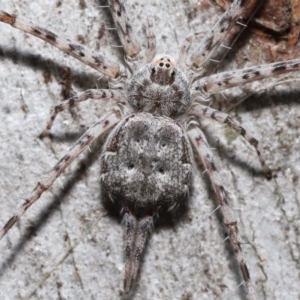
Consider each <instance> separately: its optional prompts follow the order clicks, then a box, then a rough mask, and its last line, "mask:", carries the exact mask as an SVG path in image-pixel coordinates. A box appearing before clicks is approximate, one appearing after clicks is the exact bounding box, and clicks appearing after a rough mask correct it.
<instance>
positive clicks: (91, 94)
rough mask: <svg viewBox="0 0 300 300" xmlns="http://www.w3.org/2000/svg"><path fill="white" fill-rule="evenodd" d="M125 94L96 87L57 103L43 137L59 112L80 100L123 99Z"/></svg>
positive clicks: (42, 134) (42, 135)
mask: <svg viewBox="0 0 300 300" xmlns="http://www.w3.org/2000/svg"><path fill="white" fill-rule="evenodd" d="M123 96H124V95H123V94H122V93H121V92H120V91H117V90H96V89H91V90H86V91H85V92H83V93H81V94H78V95H75V96H74V97H72V98H70V99H68V100H66V101H64V102H62V103H61V104H59V105H56V106H55V107H54V109H53V112H52V114H51V117H50V120H49V122H48V123H47V126H46V129H45V130H44V131H43V132H42V133H41V137H44V136H46V135H48V133H49V131H50V129H51V127H52V125H53V123H54V120H55V118H56V116H57V115H58V113H59V112H61V111H63V110H65V109H68V108H70V107H73V106H75V105H78V103H79V102H82V101H86V100H88V99H93V100H99V99H101V100H102V99H103V100H109V99H112V100H116V101H118V100H121V99H122V97H123Z"/></svg>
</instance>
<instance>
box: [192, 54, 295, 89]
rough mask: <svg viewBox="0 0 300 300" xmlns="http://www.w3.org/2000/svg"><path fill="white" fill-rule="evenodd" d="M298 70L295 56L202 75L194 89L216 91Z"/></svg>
mask: <svg viewBox="0 0 300 300" xmlns="http://www.w3.org/2000/svg"><path fill="white" fill-rule="evenodd" d="M299 70H300V58H296V59H291V60H288V61H282V62H276V63H272V64H267V65H262V66H255V67H251V68H247V69H241V70H236V71H229V72H222V73H219V74H214V75H211V76H208V77H204V78H202V79H200V80H199V81H198V82H196V85H197V86H196V89H197V90H202V91H203V92H204V93H216V92H220V91H222V90H225V89H229V88H231V87H235V86H239V85H241V84H245V83H248V82H252V81H256V80H261V79H264V78H268V77H272V76H275V75H279V74H284V73H289V72H295V71H299Z"/></svg>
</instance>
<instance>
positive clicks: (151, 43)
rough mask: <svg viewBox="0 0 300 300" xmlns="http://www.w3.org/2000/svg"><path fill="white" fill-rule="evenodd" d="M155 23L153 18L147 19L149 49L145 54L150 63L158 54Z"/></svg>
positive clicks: (147, 61)
mask: <svg viewBox="0 0 300 300" xmlns="http://www.w3.org/2000/svg"><path fill="white" fill-rule="evenodd" d="M153 27H154V23H153V19H152V18H148V19H147V29H146V39H147V49H146V54H145V59H146V61H145V63H147V64H148V63H150V62H151V61H152V60H153V58H154V56H155V54H156V39H155V32H154V30H153Z"/></svg>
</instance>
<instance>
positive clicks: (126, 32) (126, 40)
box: [109, 0, 142, 59]
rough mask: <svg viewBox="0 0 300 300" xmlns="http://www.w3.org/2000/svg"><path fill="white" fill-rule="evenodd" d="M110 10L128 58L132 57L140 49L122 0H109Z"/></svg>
mask: <svg viewBox="0 0 300 300" xmlns="http://www.w3.org/2000/svg"><path fill="white" fill-rule="evenodd" d="M109 6H110V11H111V13H112V16H113V19H114V22H115V25H116V27H117V31H118V35H119V38H120V40H121V42H122V45H123V47H124V51H125V53H126V55H127V57H128V58H129V59H134V58H135V57H136V56H137V55H138V54H139V53H140V52H141V51H142V48H141V45H140V43H139V42H138V38H137V35H136V33H135V31H134V29H133V27H132V25H131V24H130V20H129V18H128V16H127V13H126V7H125V3H124V1H123V0H110V1H109Z"/></svg>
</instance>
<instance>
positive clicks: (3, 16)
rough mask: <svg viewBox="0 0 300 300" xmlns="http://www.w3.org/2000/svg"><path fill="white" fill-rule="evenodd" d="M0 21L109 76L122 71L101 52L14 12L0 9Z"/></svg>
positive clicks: (116, 75) (116, 74) (114, 75)
mask: <svg viewBox="0 0 300 300" xmlns="http://www.w3.org/2000/svg"><path fill="white" fill-rule="evenodd" d="M0 21H1V22H4V23H7V24H9V25H11V26H13V27H15V28H18V29H20V30H22V31H24V32H27V33H29V34H32V35H34V36H36V37H38V38H40V39H42V40H44V41H45V42H47V43H49V44H51V45H53V46H55V47H56V48H58V49H60V50H62V51H63V52H65V53H68V54H69V55H71V56H73V57H75V58H77V59H78V60H80V61H82V62H83V63H84V64H86V65H88V66H90V67H92V68H94V69H96V70H97V71H99V72H101V73H103V74H105V75H107V76H109V77H111V78H116V77H118V76H119V75H120V72H122V70H120V69H121V66H120V65H119V64H117V63H116V62H114V61H112V60H111V59H109V58H108V57H105V56H104V55H103V54H100V53H97V52H94V51H92V50H90V49H88V48H87V47H85V46H83V45H81V44H79V43H76V42H74V41H71V40H69V39H66V38H63V37H60V36H58V35H57V34H56V33H54V32H52V31H49V30H47V29H45V28H43V27H40V26H37V25H35V24H33V23H32V22H30V21H28V20H26V19H23V18H21V17H18V16H16V15H15V14H9V13H7V12H5V11H2V10H0Z"/></svg>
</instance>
